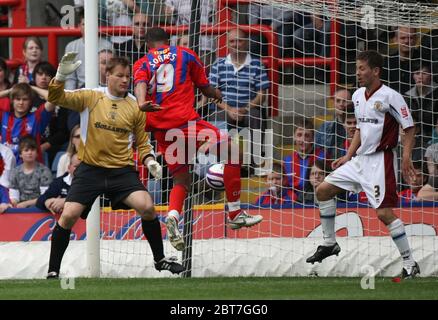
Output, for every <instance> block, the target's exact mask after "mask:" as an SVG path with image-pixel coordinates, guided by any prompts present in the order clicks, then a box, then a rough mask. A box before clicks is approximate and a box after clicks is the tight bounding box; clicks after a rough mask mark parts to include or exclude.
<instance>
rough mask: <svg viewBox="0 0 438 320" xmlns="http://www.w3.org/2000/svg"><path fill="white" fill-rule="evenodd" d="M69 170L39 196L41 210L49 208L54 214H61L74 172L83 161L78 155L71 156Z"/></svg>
mask: <svg viewBox="0 0 438 320" xmlns="http://www.w3.org/2000/svg"><path fill="white" fill-rule="evenodd" d="M69 162H70V164H69V165H68V171H67V172H66V173H64V174H63V175H62V176H60V177H58V178H56V179H54V180H53V181H52V183H51V184H50V185H49V188H48V189H47V190H46V191H45V192H44V193H43V194H42V195H40V196H39V197H38V200H37V202H36V207H37V208H38V209H41V210H48V211H50V212H51V213H53V214H61V213H62V209H64V203H65V198H66V197H67V193H68V191H69V190H70V186H71V181H72V180H73V176H74V172H75V170H76V168H77V167H78V166H79V164H80V163H81V160H79V158H78V155H77V154H74V155H72V156H71V158H70V161H69Z"/></svg>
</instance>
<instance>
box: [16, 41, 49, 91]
mask: <svg viewBox="0 0 438 320" xmlns="http://www.w3.org/2000/svg"><path fill="white" fill-rule="evenodd" d="M23 56H24V64H22V65H20V66H19V67H18V68H17V69H16V70H15V76H14V81H13V83H14V84H15V83H23V82H24V83H33V82H34V78H33V69H34V68H35V66H36V65H37V64H38V63H39V62H41V60H42V59H43V43H42V42H41V40H40V38H37V37H28V38H26V40H25V41H24V44H23Z"/></svg>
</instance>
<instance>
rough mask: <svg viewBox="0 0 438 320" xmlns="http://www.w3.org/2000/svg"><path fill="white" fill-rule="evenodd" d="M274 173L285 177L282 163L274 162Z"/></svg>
mask: <svg viewBox="0 0 438 320" xmlns="http://www.w3.org/2000/svg"><path fill="white" fill-rule="evenodd" d="M272 172H273V173H278V174H280V175H283V166H282V165H281V163H279V162H274V163H273V164H272Z"/></svg>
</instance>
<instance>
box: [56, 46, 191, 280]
mask: <svg viewBox="0 0 438 320" xmlns="http://www.w3.org/2000/svg"><path fill="white" fill-rule="evenodd" d="M75 58H76V53H74V52H69V53H66V54H65V55H64V57H63V58H62V60H61V62H60V64H59V67H58V71H57V74H56V77H55V79H53V80H52V81H51V82H50V85H49V98H48V100H49V101H50V102H52V103H54V104H56V105H60V106H62V107H65V108H68V109H71V110H74V111H77V112H79V113H80V118H81V138H80V145H79V150H78V156H79V159H80V160H81V161H82V162H81V164H80V165H79V167H78V168H77V169H76V171H75V176H74V178H73V181H72V184H71V188H70V191H69V193H68V195H67V198H66V201H65V205H64V209H63V211H62V214H61V217H60V218H59V221H58V222H57V224H56V226H55V228H54V230H53V233H52V244H51V252H50V262H49V272H48V275H47V278H58V277H59V270H60V267H61V260H62V257H63V255H64V252H65V250H66V249H67V246H68V243H69V239H70V232H71V228H72V227H73V225H74V224H75V223H76V221H77V220H78V219H79V217H82V218H84V219H85V218H86V217H87V214H88V211H89V208H90V207H91V205H92V204H93V202H94V201H95V199H96V198H97V197H98V196H100V195H102V194H103V193H105V195H106V196H107V197H108V198H109V199H110V200H111V204H112V207H113V209H130V208H132V209H134V210H135V211H136V212H137V213H138V214H139V215H140V216H141V219H142V220H141V221H142V228H143V233H144V235H145V237H146V239H147V241H148V242H149V245H150V247H151V249H152V253H153V256H154V261H155V269H157V270H159V271H161V270H168V271H170V272H172V273H180V272H182V271H184V268H183V266H182V265H181V264H179V263H177V262H176V259H175V258H166V257H165V256H164V251H163V239H162V235H161V226H160V222H159V220H158V218H157V217H156V216H155V211H154V204H153V200H152V198H151V196H150V195H149V193H148V192H147V191H146V189H145V187H144V185H143V184H142V183H141V182H140V180H139V178H138V174H137V172H136V170H135V167H134V160H133V151H132V147H133V145H132V144H135V145H134V146H135V147H137V149H138V159H139V161H141V163H143V164H144V165H145V166H146V167H147V168H148V170H149V171H150V172H151V174H152V175H153V176H154V177H155V178H156V179H159V178H161V166H160V165H159V164H158V162H156V161H155V157H154V150H153V147H152V146H151V145H150V144H149V138H148V135H147V133H146V132H145V131H144V124H145V120H146V119H145V117H146V116H145V113H144V112H141V111H140V109H139V108H138V104H137V102H136V99H135V97H134V96H132V95H130V94H129V93H128V88H129V79H130V67H129V61H128V60H126V59H125V58H120V57H114V58H112V59H111V60H109V62H108V64H107V68H106V72H107V79H108V87H105V88H98V89H81V90H76V91H65V90H64V82H65V79H66V76H67V75H68V74H70V73H72V72H74V71H75V70H76V69H77V68H78V67H79V65H80V64H81V62H80V61H76V62H75Z"/></svg>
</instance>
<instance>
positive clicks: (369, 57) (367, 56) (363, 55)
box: [356, 50, 383, 72]
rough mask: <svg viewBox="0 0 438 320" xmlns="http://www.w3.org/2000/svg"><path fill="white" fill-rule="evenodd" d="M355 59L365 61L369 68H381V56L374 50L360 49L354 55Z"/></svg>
mask: <svg viewBox="0 0 438 320" xmlns="http://www.w3.org/2000/svg"><path fill="white" fill-rule="evenodd" d="M356 60H360V61H366V63H367V64H368V66H369V67H370V68H371V69H374V68H379V69H380V72H381V71H382V68H383V57H382V55H381V54H380V53H378V52H377V51H375V50H367V51H362V52H360V53H359V54H358V55H357V56H356Z"/></svg>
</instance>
